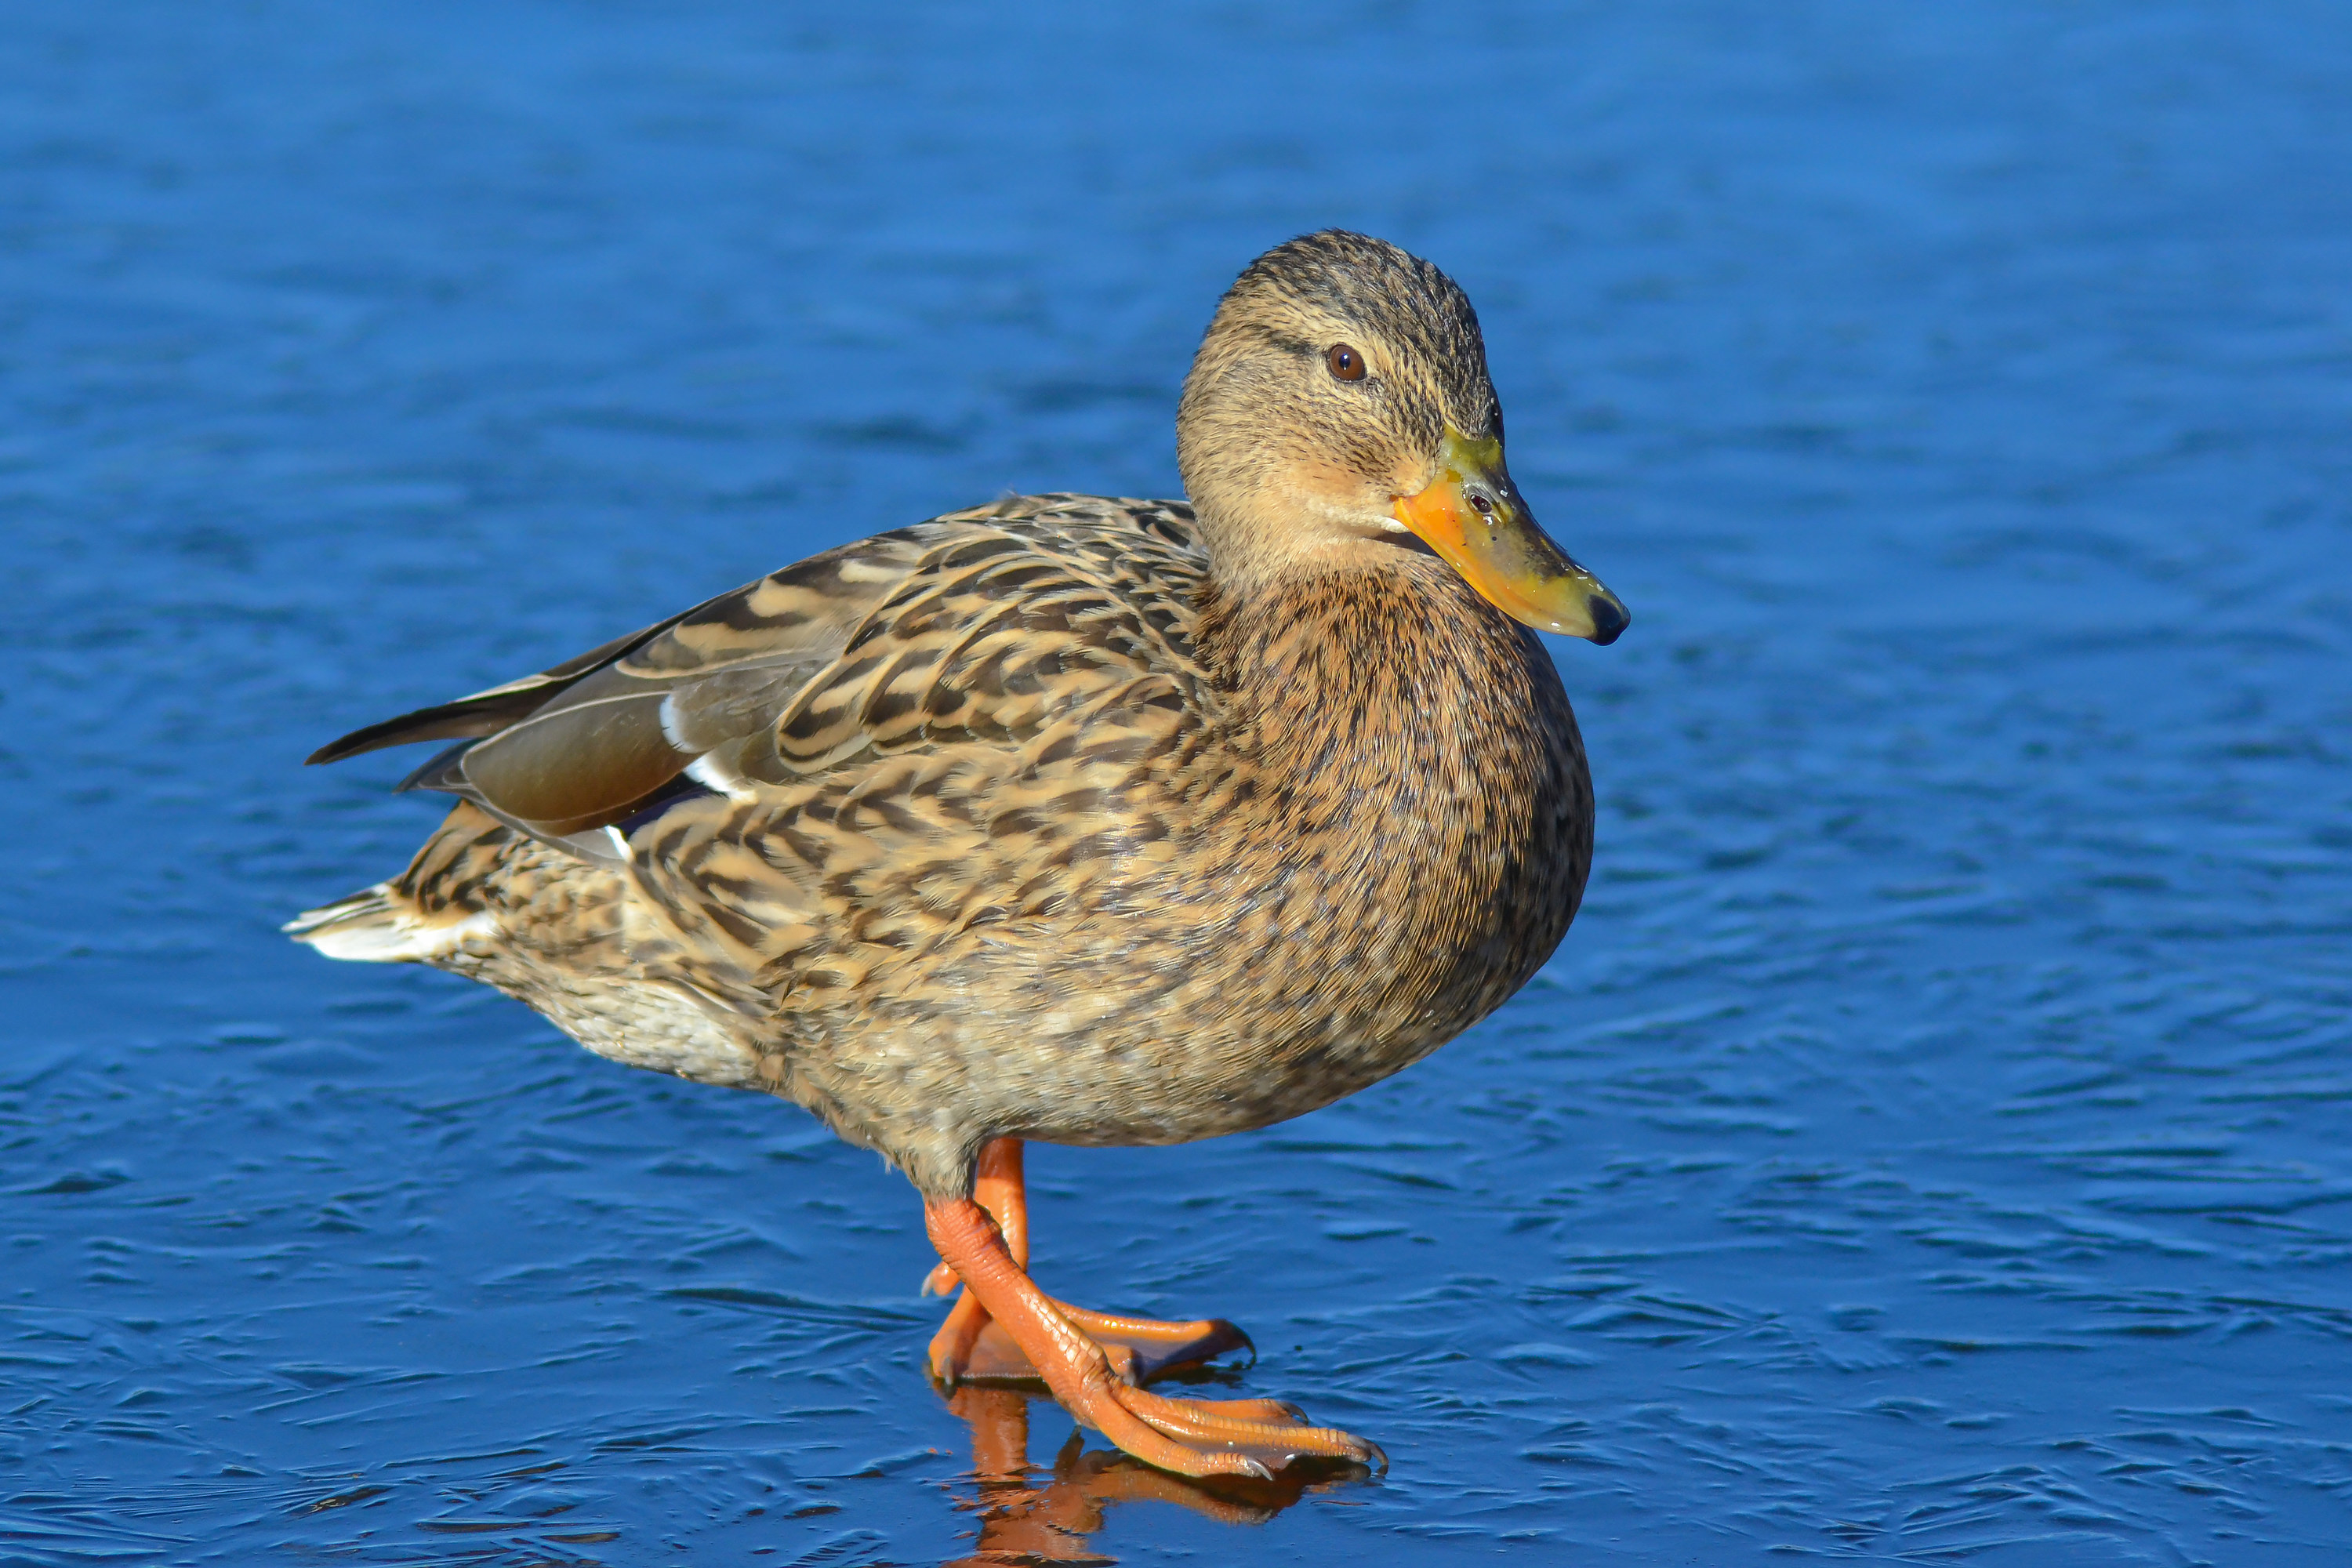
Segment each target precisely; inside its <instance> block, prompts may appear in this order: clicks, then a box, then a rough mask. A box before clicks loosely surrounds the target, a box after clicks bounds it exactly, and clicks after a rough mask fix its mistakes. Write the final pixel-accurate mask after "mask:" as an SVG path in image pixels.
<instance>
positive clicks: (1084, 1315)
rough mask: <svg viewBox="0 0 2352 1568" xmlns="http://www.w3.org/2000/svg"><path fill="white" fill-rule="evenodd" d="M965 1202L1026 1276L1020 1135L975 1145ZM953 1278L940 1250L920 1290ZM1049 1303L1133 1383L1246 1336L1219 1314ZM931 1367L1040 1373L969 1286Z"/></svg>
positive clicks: (1032, 1377) (1013, 1376) (967, 1372)
mask: <svg viewBox="0 0 2352 1568" xmlns="http://www.w3.org/2000/svg"><path fill="white" fill-rule="evenodd" d="M972 1201H973V1202H974V1203H976V1204H978V1205H980V1207H981V1208H982V1209H983V1210H985V1211H986V1212H987V1215H988V1217H989V1218H991V1219H992V1220H994V1221H995V1222H996V1228H997V1233H998V1235H999V1236H1000V1237H1001V1238H1002V1239H1003V1246H1004V1250H1005V1252H1006V1254H1007V1255H1008V1256H1010V1257H1011V1258H1012V1259H1013V1266H1014V1267H1015V1268H1019V1269H1021V1270H1022V1271H1023V1272H1024V1274H1025V1273H1026V1272H1027V1270H1028V1268H1029V1193H1028V1187H1027V1185H1026V1184H1025V1180H1024V1174H1023V1171H1022V1146H1021V1140H1020V1139H1018V1138H995V1139H992V1140H990V1141H989V1142H986V1143H984V1144H982V1145H981V1150H980V1165H979V1173H978V1175H977V1176H976V1177H975V1179H974V1180H973V1182H972ZM956 1282H957V1274H956V1270H955V1268H954V1267H953V1266H952V1265H951V1264H950V1263H949V1262H947V1261H946V1260H945V1258H944V1256H943V1257H942V1258H941V1261H940V1264H939V1266H938V1267H937V1268H933V1269H932V1270H931V1272H930V1273H929V1276H928V1277H926V1278H925V1279H924V1280H923V1289H924V1292H925V1293H926V1294H931V1295H945V1294H946V1293H947V1292H948V1291H950V1290H952V1289H955V1287H956ZM1054 1307H1055V1310H1058V1311H1059V1312H1060V1313H1061V1314H1062V1315H1063V1316H1064V1317H1065V1318H1067V1319H1068V1320H1069V1321H1071V1322H1073V1323H1075V1324H1076V1325H1077V1327H1078V1330H1079V1331H1080V1332H1082V1333H1084V1334H1085V1335H1086V1336H1087V1338H1088V1339H1091V1340H1093V1341H1094V1342H1095V1343H1096V1344H1097V1346H1099V1347H1100V1348H1101V1350H1102V1352H1103V1353H1104V1354H1105V1355H1106V1356H1107V1357H1108V1358H1109V1361H1110V1366H1111V1372H1112V1373H1113V1374H1114V1375H1115V1376H1117V1377H1118V1380H1119V1381H1120V1382H1121V1383H1128V1384H1139V1385H1140V1384H1145V1383H1148V1382H1150V1380H1151V1379H1153V1378H1155V1377H1157V1376H1159V1375H1160V1373H1163V1372H1167V1371H1170V1370H1171V1369H1172V1368H1175V1367H1180V1366H1192V1365H1194V1364H1196V1363H1201V1362H1205V1361H1211V1360H1213V1359H1215V1358H1216V1357H1218V1356H1221V1355H1223V1354H1224V1353H1225V1352H1227V1351H1235V1350H1242V1349H1244V1348H1248V1347H1249V1342H1250V1341H1249V1336H1248V1335H1247V1334H1245V1333H1244V1332H1242V1331H1241V1330H1239V1329H1237V1328H1235V1327H1234V1325H1233V1324H1231V1323H1229V1322H1226V1321H1224V1320H1223V1319H1222V1318H1204V1319H1201V1320H1199V1321H1194V1322H1190V1323H1168V1322H1161V1321H1159V1320H1157V1319H1154V1318H1130V1317H1126V1316H1123V1315H1118V1314H1113V1313H1109V1312H1090V1311H1088V1310H1086V1309H1085V1308H1083V1307H1073V1306H1071V1305H1069V1304H1068V1303H1067V1302H1064V1301H1055V1302H1054ZM930 1367H931V1375H932V1376H934V1377H936V1378H938V1379H939V1380H940V1382H942V1383H944V1384H947V1385H948V1386H949V1387H950V1388H954V1387H956V1386H958V1385H959V1384H965V1383H1030V1382H1034V1381H1036V1380H1037V1379H1038V1378H1040V1377H1041V1376H1042V1374H1041V1373H1039V1372H1038V1370H1037V1368H1036V1366H1035V1365H1034V1363H1032V1362H1031V1361H1030V1359H1029V1357H1028V1355H1027V1354H1026V1353H1024V1351H1023V1349H1022V1346H1021V1344H1020V1343H1019V1342H1018V1341H1016V1340H1015V1339H1014V1338H1013V1335H1011V1334H1009V1333H1007V1332H1006V1331H1004V1330H1003V1327H1002V1326H1001V1325H998V1324H996V1323H994V1322H993V1321H992V1319H991V1318H990V1316H989V1313H988V1309H987V1308H985V1307H984V1306H982V1304H981V1300H980V1298H979V1297H978V1296H977V1295H976V1294H974V1293H973V1292H972V1291H971V1290H966V1291H965V1292H964V1293H963V1294H962V1296H961V1297H960V1298H958V1299H957V1300H956V1304H955V1305H954V1307H952V1308H951V1309H950V1310H949V1312H948V1316H947V1321H945V1322H943V1323H941V1324H940V1331H939V1332H938V1333H936V1334H934V1335H933V1336H931V1350H930Z"/></svg>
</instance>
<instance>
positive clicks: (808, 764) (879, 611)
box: [310, 496, 1202, 859]
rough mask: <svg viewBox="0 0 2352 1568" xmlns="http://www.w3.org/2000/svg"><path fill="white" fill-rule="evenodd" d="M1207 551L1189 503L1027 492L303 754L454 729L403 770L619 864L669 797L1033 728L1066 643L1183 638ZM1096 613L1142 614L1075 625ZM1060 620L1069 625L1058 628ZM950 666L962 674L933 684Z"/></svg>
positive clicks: (412, 778)
mask: <svg viewBox="0 0 2352 1568" xmlns="http://www.w3.org/2000/svg"><path fill="white" fill-rule="evenodd" d="M1201 566H1202V559H1201V557H1200V554H1199V551H1198V547H1197V545H1196V544H1195V542H1194V541H1193V538H1192V531H1191V515H1190V511H1189V510H1188V509H1185V508H1182V507H1181V506H1169V505H1166V504H1164V503H1153V502H1139V501H1108V500H1097V499H1095V498H1090V497H1071V496H1037V497H1024V498H1018V499H1016V500H1007V501H1004V502H1001V503H999V504H997V505H996V506H992V507H986V508H979V509H975V510H971V511H968V512H958V513H952V514H950V515H949V516H946V517H942V518H937V519H934V520H932V521H929V522H925V523H919V524H916V525H915V526H913V527H911V528H903V529H898V530H896V531H891V532H888V533H882V534H877V535H875V536H873V537H871V538H868V539H863V540H859V541H857V542H854V543H851V544H845V545H843V546H841V547H839V548H838V549H835V550H829V551H826V552H824V553H823V554H819V555H814V556H811V557H810V558H808V559H807V560H805V561H803V562H800V563H796V564H794V565H792V566H789V567H786V568H784V569H783V570H782V571H780V572H775V573H772V574H769V575H767V576H765V577H762V578H761V579H759V580H758V581H756V582H753V583H750V584H745V585H744V586H743V587H740V588H738V589H736V590H735V591H734V592H732V593H729V594H723V595H719V597H717V598H714V599H710V600H709V601H706V602H705V603H703V604H701V605H697V606H695V607H694V608H692V609H690V610H688V611H686V612H684V613H682V614H680V615H677V616H671V617H670V618H669V619H667V620H665V621H660V622H657V623H656V624H655V625H653V626H647V627H646V628H644V629H643V630H640V631H637V632H633V633H631V634H630V635H629V636H627V637H619V638H615V639H614V641H612V642H609V643H606V644H604V645H603V646H602V647H596V648H592V649H590V650H589V651H588V652H586V653H584V654H582V655H580V656H578V657H577V658H571V659H567V660H565V661H564V662H563V663H562V664H559V665H556V666H553V667H552V668H549V669H546V670H543V671H541V672H540V673H539V674H536V675H531V676H527V677H524V678H523V679H520V680H514V681H509V682H508V683H506V684H505V685H502V686H497V687H493V688H491V689H488V690H487V691H481V692H477V693H475V694H474V695H472V696H470V697H465V698H460V699H458V700H456V701H454V702H446V703H442V704H439V705H437V706H435V707H431V708H425V709H420V710H417V711H415V712H413V713H408V714H404V715H402V716H400V717H399V718H395V719H390V720H386V721H383V722H382V723H378V724H372V725H369V726H368V727H367V728H365V729H362V730H358V731H353V732H352V734H349V735H346V736H344V737H342V738H341V740H338V741H336V742H332V743H331V744H330V745H328V746H325V747H323V748H321V749H320V751H319V752H318V753H317V754H316V755H314V756H312V757H311V758H310V761H311V762H314V763H329V762H336V761H340V760H341V759H342V758H345V757H351V756H357V755H360V754H361V753H362V752H371V751H375V750H377V749H379V748H382V747H385V746H394V745H401V744H405V743H407V742H415V741H431V740H451V739H455V740H457V742H459V743H458V744H457V745H456V746H454V747H451V748H450V749H449V750H447V751H446V752H442V753H441V754H440V755H438V756H436V757H435V758H434V759H433V760H432V761H431V762H428V763H425V765H424V766H423V767H421V768H419V769H418V770H416V772H415V773H412V774H410V775H409V776H408V778H407V779H405V780H404V781H403V782H402V784H401V785H400V786H399V787H400V788H402V789H404V790H409V789H427V790H436V791H442V792H445V793H447V794H452V795H462V796H464V797H465V798H467V799H468V800H471V801H473V802H475V803H476V804H477V805H480V806H481V807H482V808H483V809H484V810H486V811H488V812H489V813H490V814H491V815H492V816H496V817H498V818H499V820H501V821H503V822H505V823H507V824H508V825H509V826H512V827H515V828H517V829H520V831H522V832H525V833H528V834H530V836H532V837H536V838H540V839H542V840H545V841H547V842H549V843H552V844H556V845H559V846H561V847H564V848H566V849H569V850H571V851H572V852H574V853H576V854H581V855H583V856H586V857H588V858H594V859H610V858H615V857H616V856H617V855H618V854H619V853H620V849H619V847H618V846H617V845H615V844H614V842H613V841H612V840H613V836H611V835H608V834H606V833H604V831H602V830H603V829H604V828H607V827H612V826H621V825H625V824H626V823H627V822H628V821H629V820H630V819H631V818H633V817H637V816H642V815H644V814H646V813H647V812H650V811H654V810H657V809H658V808H660V807H661V806H663V805H667V803H668V802H669V801H670V800H671V799H673V798H675V797H677V796H678V795H685V794H689V793H701V792H718V793H726V794H735V793H738V792H739V791H742V790H747V789H751V788H754V787H756V786H757V785H758V784H787V783H792V782H796V781H803V780H807V779H809V778H811V777H813V776H814V775H816V774H820V773H824V772H826V771H828V770H829V769H830V768H832V767H834V766H835V765H837V764H839V763H844V762H845V761H847V760H848V758H849V757H851V756H852V755H854V754H856V753H859V752H869V751H879V752H889V751H894V750H902V749H905V748H907V747H908V746H910V745H927V744H931V743H936V742H938V741H939V740H940V738H941V737H942V736H943V735H945V734H948V733H950V732H953V733H954V734H956V735H957V736H959V737H961V738H962V739H965V740H971V739H980V738H982V736H981V735H979V734H977V733H975V732H973V731H972V726H973V725H975V724H977V725H979V726H980V727H981V728H982V730H989V731H997V732H999V734H1000V737H1002V738H1009V733H1010V731H1018V730H1022V729H1024V728H1026V727H1027V726H1026V725H1024V723H1023V722H1022V721H1021V716H1020V711H1019V710H1023V709H1024V708H1035V707H1038V706H1040V705H1051V703H1052V701H1053V700H1054V697H1055V691H1053V690H1050V689H1048V688H1049V687H1053V686H1056V685H1057V684H1066V683H1067V682H1070V681H1076V683H1077V684H1078V685H1080V686H1084V685H1087V684H1088V683H1087V681H1085V680H1084V679H1083V676H1082V673H1081V672H1080V671H1079V670H1077V669H1076V668H1071V669H1068V670H1066V671H1065V670H1063V669H1062V668H1060V667H1061V664H1062V662H1063V661H1064V660H1063V655H1064V653H1065V651H1068V652H1072V653H1075V652H1076V648H1077V647H1078V646H1084V645H1090V644H1093V643H1095V642H1097V641H1099V640H1101V638H1102V637H1104V636H1108V637H1109V640H1110V642H1111V643H1112V644H1113V645H1118V644H1119V643H1122V642H1131V641H1133V640H1134V639H1136V638H1138V637H1140V638H1142V639H1145V640H1149V641H1153V642H1158V641H1161V640H1163V639H1165V638H1167V637H1171V636H1172V637H1174V638H1175V639H1176V640H1177V641H1178V642H1179V643H1185V644H1187V654H1189V645H1188V639H1187V637H1186V634H1187V633H1188V632H1189V628H1190V623H1191V606H1190V590H1191V588H1192V584H1194V583H1195V582H1197V580H1198V577H1199V573H1200V568H1201ZM1073 573H1075V574H1076V575H1075V576H1074V575H1073ZM1081 601H1084V603H1081ZM1090 610H1091V612H1092V614H1093V616H1095V618H1097V619H1098V618H1099V616H1100V614H1101V613H1102V612H1103V611H1105V610H1111V611H1115V612H1116V613H1117V618H1119V619H1121V620H1122V621H1130V622H1133V624H1132V625H1129V626H1125V627H1124V628H1123V629H1122V628H1120V627H1108V626H1106V627H1094V628H1077V627H1074V626H1073V625H1072V624H1071V617H1072V616H1074V615H1075V616H1080V617H1081V618H1085V617H1087V616H1088V614H1089V611H1090ZM1136 616H1142V617H1143V619H1142V620H1140V621H1137V620H1135V617H1136ZM1057 628H1058V630H1059V631H1061V632H1063V633H1073V632H1076V633H1078V635H1076V637H1061V638H1059V639H1058V640H1056V639H1055V637H1052V636H1051V634H1052V633H1053V632H1054V631H1055V630H1056V629H1057ZM1045 644H1053V645H1054V646H1052V647H1046V646H1045ZM1024 650H1025V657H1024ZM1141 651H1143V650H1140V649H1133V650H1130V655H1129V657H1130V658H1131V657H1132V654H1133V653H1136V652H1141ZM1185 661H1186V662H1188V663H1189V658H1186V660H1185ZM1080 662H1083V660H1081V661H1080ZM1114 662H1120V663H1127V662H1129V660H1128V659H1119V660H1115V661H1114ZM950 668H953V669H955V670H956V671H957V672H958V673H957V678H956V679H942V677H944V676H946V674H947V672H948V670H949V669H950ZM1130 668H1131V667H1130ZM1008 727H1009V729H1008Z"/></svg>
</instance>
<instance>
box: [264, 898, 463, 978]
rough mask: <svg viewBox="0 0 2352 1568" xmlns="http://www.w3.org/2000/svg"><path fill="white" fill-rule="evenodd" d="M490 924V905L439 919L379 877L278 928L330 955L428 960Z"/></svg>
mask: <svg viewBox="0 0 2352 1568" xmlns="http://www.w3.org/2000/svg"><path fill="white" fill-rule="evenodd" d="M453 917H454V918H453ZM490 924H491V918H490V914H489V911H488V910H475V911H472V912H470V913H469V912H467V911H466V910H448V911H446V912H444V913H442V914H441V916H440V918H438V919H436V918H435V917H434V916H433V915H431V914H428V913H427V912H426V911H425V910H421V909H419V908H418V907H417V905H416V901H415V900H414V899H411V898H409V897H407V896H406V895H405V894H404V893H403V892H402V891H401V890H400V889H399V888H397V887H395V886H394V884H393V883H390V882H378V883H377V884H376V885H375V886H374V887H373V888H362V889H360V890H359V891H358V892H356V893H353V894H352V895H351V896H350V897H349V898H342V899H337V900H335V901H334V902H333V903H331V904H322V905H320V907H319V908H317V909H315V910H304V911H302V913H300V914H299V915H297V916H295V917H294V918H293V919H292V920H290V921H287V922H286V924H285V925H284V926H283V927H281V928H280V929H281V930H283V931H285V932H286V934H287V935H289V936H290V937H292V938H293V939H294V940H295V941H296V942H308V943H310V945H311V946H312V947H315V948H317V949H318V950H319V951H320V952H323V953H325V954H326V955H327V956H328V957H329V958H348V959H355V960H358V961H360V962H362V963H431V962H432V961H433V960H434V959H436V958H439V957H442V956H443V955H445V954H446V953H448V952H453V951H455V950H456V949H457V946H458V945H459V944H460V943H462V942H464V941H465V940H466V939H467V937H469V936H474V935H478V934H482V933H485V932H487V931H488V929H489V927H490Z"/></svg>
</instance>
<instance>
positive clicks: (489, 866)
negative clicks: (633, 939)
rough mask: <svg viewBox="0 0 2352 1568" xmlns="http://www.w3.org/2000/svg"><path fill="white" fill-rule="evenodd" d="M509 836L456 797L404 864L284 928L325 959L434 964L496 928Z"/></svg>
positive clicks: (306, 912)
mask: <svg viewBox="0 0 2352 1568" xmlns="http://www.w3.org/2000/svg"><path fill="white" fill-rule="evenodd" d="M514 840H515V835H514V833H513V832H512V831H511V830H510V829H509V828H508V827H507V826H506V825H505V824H504V823H501V822H499V821H496V820H494V819H493V818H492V817H491V816H488V814H487V813H485V812H484V811H482V810H481V809H480V808H479V807H478V806H476V805H473V804H472V803H471V802H470V801H460V802H459V803H458V804H457V809H456V810H454V811H452V812H451V813H450V814H449V816H448V817H447V818H446V820H445V821H444V822H443V823H442V824H441V826H440V828H439V829H438V830H437V831H436V832H435V834H434V835H433V837H430V838H428V839H426V840H425V847H423V848H422V849H419V850H418V851H417V852H416V858H415V860H414V861H412V862H410V864H409V868H408V869H407V870H405V871H404V872H402V873H401V874H400V875H399V876H397V877H395V878H394V879H392V880H391V881H388V882H378V883H377V884H376V885H375V886H374V887H373V888H362V889H360V890H359V891H358V892H356V893H353V894H352V895H351V896H350V897H349V898H343V899H337V900H335V901H334V902H333V903H331V904H322V905H320V907H319V908H317V909H315V910H304V911H303V912H302V913H301V914H299V915H297V916H295V917H294V918H293V919H292V920H290V921H287V922H286V925H285V927H284V928H283V929H284V930H285V931H286V934H287V935H289V936H290V937H292V938H293V939H294V940H295V941H296V942H309V943H310V945H311V946H312V947H315V948H317V949H318V950H319V951H320V952H323V953H325V954H326V955H327V956H328V957H329V958H350V959H357V960H359V961H360V962H362V963H435V962H436V961H437V960H440V959H443V958H446V957H448V956H449V955H451V954H452V953H454V952H457V949H458V947H459V946H460V945H462V944H463V943H464V942H465V941H466V939H467V937H473V936H492V935H495V934H496V933H497V931H498V929H499V924H498V907H499V900H498V898H497V897H496V893H497V891H498V887H499V882H500V879H501V875H502V872H503V870H504V862H505V860H506V858H507V853H508V851H509V849H510V848H511V847H513V844H514ZM550 853H554V851H550Z"/></svg>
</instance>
